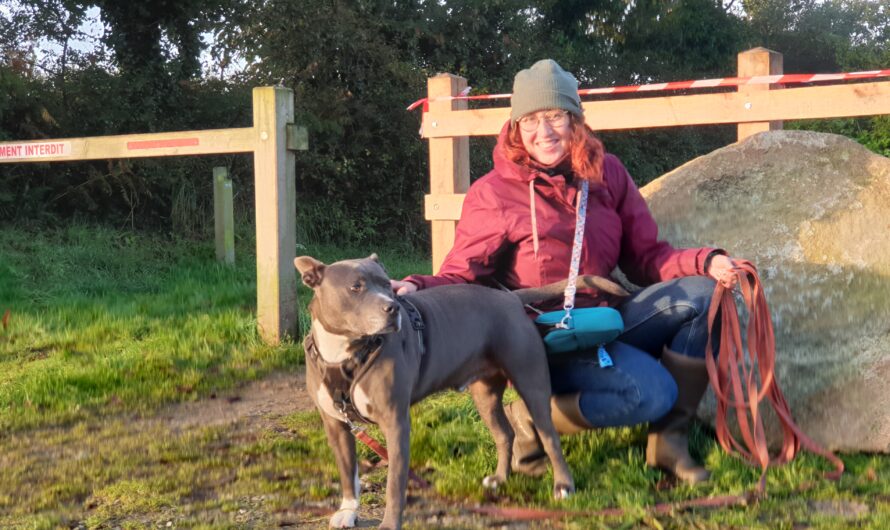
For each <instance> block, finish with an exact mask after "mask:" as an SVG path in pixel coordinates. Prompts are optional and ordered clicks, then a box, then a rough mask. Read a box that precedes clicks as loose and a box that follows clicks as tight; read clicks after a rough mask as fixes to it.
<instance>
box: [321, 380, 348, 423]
mask: <svg viewBox="0 0 890 530" xmlns="http://www.w3.org/2000/svg"><path fill="white" fill-rule="evenodd" d="M315 402H316V403H318V407H319V408H320V409H321V410H323V411H324V412H325V414H327V415H328V416H330V417H332V418H336V419H338V420H340V421H344V420H343V414H341V413H340V411H339V410H337V407H336V406H334V398H332V397H331V393H330V392H328V389H327V388H325V386H324V385H320V386H319V387H318V392H316V393H315Z"/></svg>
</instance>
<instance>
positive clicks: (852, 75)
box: [408, 69, 890, 112]
mask: <svg viewBox="0 0 890 530" xmlns="http://www.w3.org/2000/svg"><path fill="white" fill-rule="evenodd" d="M876 77H890V69H887V70H868V71H865V72H846V73H839V74H782V75H758V76H754V77H721V78H718V79H699V80H696V81H671V82H669V83H652V84H649V85H631V86H617V87H606V88H585V89H581V90H579V91H578V95H579V96H592V95H594V94H627V93H630V92H657V91H661V90H683V89H686V88H713V87H725V86H744V85H772V84H796V83H817V82H821V81H848V80H851V79H871V78H876ZM469 91H470V88H469V87H467V88H466V89H464V90H463V92H462V93H461V95H459V96H441V97H437V98H432V99H430V98H423V99H418V100H417V101H415V102H414V103H412V104H410V105H408V110H409V111H410V110H414V109H416V108H417V107H419V106H421V105H423V111H424V112H426V111H427V110H429V103H430V101H453V100H461V99H465V100H470V99H506V98H509V97H510V96H511V94H483V95H478V96H469V95H467V94H468V93H469Z"/></svg>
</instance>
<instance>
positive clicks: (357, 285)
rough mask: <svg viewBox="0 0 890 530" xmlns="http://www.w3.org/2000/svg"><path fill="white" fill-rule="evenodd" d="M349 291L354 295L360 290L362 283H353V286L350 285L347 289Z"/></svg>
mask: <svg viewBox="0 0 890 530" xmlns="http://www.w3.org/2000/svg"><path fill="white" fill-rule="evenodd" d="M349 290H350V291H352V292H354V293H357V292H360V291H361V290H362V283H361V282H355V283H354V284H352V286H350V287H349Z"/></svg>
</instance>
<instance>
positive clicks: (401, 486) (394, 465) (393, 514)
mask: <svg viewBox="0 0 890 530" xmlns="http://www.w3.org/2000/svg"><path fill="white" fill-rule="evenodd" d="M381 428H382V429H383V435H384V437H385V438H386V446H387V448H388V449H387V450H388V451H389V471H388V473H387V476H386V511H384V513H383V521H382V522H381V523H380V528H386V529H391V530H398V529H400V528H402V512H403V511H404V510H405V504H406V503H407V496H408V495H407V491H406V490H407V488H408V466H409V461H410V459H411V454H410V453H411V447H410V437H411V417H410V416H409V414H408V408H407V407H405V409H404V410H402V411H395V412H394V414H393V416H392V417H391V418H388V421H387V422H386V424H383V425H381Z"/></svg>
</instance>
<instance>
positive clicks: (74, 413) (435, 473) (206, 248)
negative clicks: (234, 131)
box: [0, 225, 890, 529]
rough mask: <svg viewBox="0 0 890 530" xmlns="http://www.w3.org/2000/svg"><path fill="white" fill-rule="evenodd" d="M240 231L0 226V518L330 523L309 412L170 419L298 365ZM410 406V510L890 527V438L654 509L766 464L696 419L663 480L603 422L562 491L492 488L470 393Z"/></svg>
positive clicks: (663, 522) (688, 523)
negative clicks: (228, 262)
mask: <svg viewBox="0 0 890 530" xmlns="http://www.w3.org/2000/svg"><path fill="white" fill-rule="evenodd" d="M251 245H252V243H251V241H250V240H249V238H244V239H241V240H239V241H238V253H239V254H238V257H237V261H238V263H237V265H236V266H235V267H225V266H222V265H218V264H217V263H216V262H215V261H214V259H213V248H212V243H205V242H193V241H181V240H177V239H171V238H169V237H163V236H158V235H145V234H134V233H129V232H120V231H115V230H109V229H103V228H97V227H88V226H83V225H75V226H71V227H68V228H64V229H56V230H52V231H41V232H36V231H31V230H27V229H24V228H4V230H3V231H2V232H0V314H2V313H3V312H4V311H5V310H6V309H9V310H10V319H9V325H8V327H7V328H6V329H3V328H0V527H2V528H6V527H11V528H118V527H119V528H148V527H152V528H158V527H162V528H269V527H291V526H304V527H313V528H315V527H317V528H323V527H325V526H326V521H327V514H328V513H330V511H332V508H333V509H335V506H336V505H337V504H338V502H339V492H338V490H339V486H338V483H337V478H336V470H335V466H334V464H333V459H332V456H331V454H330V451H329V449H328V448H327V445H326V443H325V440H324V435H323V433H322V431H321V423H320V420H319V419H318V416H317V414H316V413H315V412H314V411H312V410H306V409H302V410H298V409H296V408H295V409H294V410H293V411H288V412H287V413H284V414H278V415H275V414H268V413H263V412H262V410H260V413H258V414H256V415H254V416H251V417H250V418H246V419H244V420H243V421H236V422H229V423H224V424H214V423H212V422H209V421H208V422H204V421H203V420H204V419H205V418H202V417H200V416H201V415H200V414H197V416H198V417H195V418H193V419H194V421H193V422H186V423H182V422H180V423H175V422H171V421H170V420H169V416H170V415H174V413H173V412H170V411H171V410H178V411H181V410H192V409H181V408H176V407H182V406H183V405H182V404H183V403H185V405H192V404H194V405H195V406H196V407H197V408H195V409H194V410H210V409H207V408H203V409H202V408H200V407H201V406H203V405H202V404H207V403H218V404H217V405H214V406H216V407H217V408H223V409H225V408H227V407H235V406H236V405H237V404H238V402H237V399H238V398H237V397H231V398H229V400H228V401H227V400H226V399H224V397H225V396H238V393H239V391H240V390H241V389H243V388H245V385H248V384H250V383H251V382H257V381H261V380H266V378H268V377H270V376H271V377H275V376H280V375H282V374H284V375H286V376H295V374H298V373H299V372H300V371H301V370H302V351H301V348H300V346H299V344H298V343H285V344H283V345H281V346H278V347H270V346H266V345H264V344H262V343H261V342H260V341H259V339H258V337H257V334H256V332H255V325H256V317H255V307H254V306H255V291H254V289H255V270H254V260H253V257H252V256H251V255H250V252H251ZM300 251H301V252H305V253H309V254H312V255H315V256H316V257H319V258H320V259H322V260H325V261H331V260H335V259H340V258H347V257H358V256H363V255H367V254H369V253H370V252H371V251H375V252H377V253H378V254H379V255H380V256H381V259H382V260H383V261H384V263H385V264H386V266H387V268H388V269H389V271H390V272H391V273H392V275H393V276H397V277H398V276H401V275H403V274H407V273H409V272H416V271H423V270H428V269H429V261H428V260H426V259H424V258H423V257H422V256H420V255H417V254H415V253H411V252H408V251H405V250H392V249H385V248H384V249H380V248H373V249H372V248H364V249H348V248H337V247H317V248H306V249H301V250H300ZM300 301H301V303H302V304H304V305H305V303H306V302H307V301H308V291H307V290H305V289H303V288H301V290H300ZM302 311H303V314H304V315H305V310H304V309H302ZM304 322H305V320H304ZM412 421H413V428H412V444H411V447H412V467H414V468H415V469H417V470H419V471H420V473H421V474H422V475H423V476H424V477H425V478H427V479H428V480H430V481H431V482H432V483H433V485H434V488H433V491H431V492H424V491H419V490H412V491H411V495H412V497H413V498H415V501H414V502H413V504H412V506H411V507H409V511H408V526H409V527H410V528H427V527H429V526H439V527H449V528H475V527H479V526H487V525H491V524H495V525H500V524H502V523H503V524H506V527H509V528H513V527H515V528H527V527H528V526H521V525H520V526H516V525H512V526H511V525H510V524H508V523H504V522H503V521H498V520H489V519H479V518H473V517H470V516H468V515H467V510H466V509H465V507H468V506H472V505H474V504H478V503H480V502H484V503H499V504H503V505H511V506H515V505H524V506H529V505H531V506H541V507H551V508H560V509H569V510H597V509H602V508H608V507H622V508H625V509H626V512H625V515H622V516H619V517H610V518H599V517H593V518H591V517H588V518H570V519H566V520H562V521H556V522H549V523H535V524H534V525H532V526H531V527H533V528H534V527H539V526H540V527H553V526H556V527H565V528H764V529H766V528H770V529H772V528H786V529H804V528H874V529H882V528H890V457H888V456H873V455H850V454H848V455H843V459H844V461H845V463H846V465H847V469H848V471H847V473H846V474H845V476H844V477H843V478H842V479H841V481H839V482H829V481H826V480H824V479H823V478H822V473H824V472H825V471H827V470H829V469H830V467H829V465H828V464H827V463H826V462H824V461H823V460H821V459H819V458H818V457H813V456H810V455H803V456H801V457H799V458H798V459H797V460H796V461H795V462H793V463H792V464H790V465H788V466H785V467H782V468H776V469H772V470H771V471H770V472H769V479H768V491H769V497H767V498H766V499H764V500H762V501H760V502H758V503H756V504H753V505H750V506H747V507H735V508H724V509H713V510H697V511H685V512H676V513H672V514H668V515H657V516H656V515H653V514H652V513H651V512H650V511H648V510H647V507H649V506H651V505H653V504H654V503H659V502H674V501H681V500H684V499H691V498H696V497H701V496H711V495H713V496H716V495H728V494H740V493H744V492H746V491H748V490H750V489H752V488H753V487H754V486H755V484H756V482H757V479H758V476H759V471H758V470H756V469H753V468H751V467H749V466H748V465H746V464H744V463H742V462H740V461H739V460H737V459H736V458H733V457H728V456H726V455H725V454H723V452H722V451H721V450H720V448H719V447H718V446H717V444H716V442H715V441H714V439H713V437H712V435H711V434H710V433H709V432H708V431H706V430H704V429H699V430H697V431H696V432H695V433H694V438H693V440H694V452H695V453H696V454H697V455H698V456H700V457H701V458H703V459H704V460H705V461H706V462H707V464H708V466H709V467H710V468H711V469H712V470H713V471H714V476H713V479H712V481H711V482H710V483H709V484H707V485H703V486H698V487H695V488H692V487H686V486H676V487H665V482H666V481H664V480H663V477H662V475H661V473H660V472H658V471H654V470H650V469H648V468H646V466H645V465H644V458H643V447H644V439H645V430H644V428H643V427H636V428H624V429H606V430H602V431H597V432H589V433H585V434H582V435H576V436H572V437H566V438H564V439H563V440H564V448H565V451H566V455H567V459H568V461H569V465H570V467H571V468H572V470H573V472H574V474H575V479H576V483H577V487H578V494H577V495H576V496H575V497H573V498H572V499H570V500H568V501H564V502H559V503H557V502H554V501H551V500H550V498H549V495H550V478H549V477H547V478H545V479H540V480H536V479H531V478H527V477H518V476H517V477H513V478H511V479H510V481H509V483H508V484H507V487H506V488H505V490H504V491H503V492H501V493H500V494H499V495H498V496H497V498H492V497H490V496H489V494H487V493H486V492H485V491H484V490H483V489H482V487H481V485H480V480H481V478H482V477H483V476H484V475H485V474H486V473H488V472H490V471H491V470H493V468H494V444H493V442H492V440H491V438H490V436H489V434H488V433H487V431H486V429H485V427H484V426H483V425H482V423H481V421H480V420H479V418H478V416H477V414H476V412H475V410H474V408H473V405H472V402H471V400H470V399H469V397H468V396H467V395H465V394H458V393H446V394H441V395H438V396H435V397H433V398H431V399H429V400H427V401H425V402H424V403H422V404H420V405H418V406H416V407H415V408H414V409H413V420H412ZM171 426H172V427H171ZM371 431H372V433H375V434H377V433H376V432H375V430H374V429H371ZM360 452H361V456H362V459H363V460H364V463H363V468H366V469H365V471H364V472H363V483H364V493H363V499H362V500H363V505H366V506H368V507H369V509H368V512H370V514H371V519H372V520H373V517H374V514H378V515H377V517H378V520H379V513H380V509H381V505H382V502H383V485H384V483H385V468H383V467H379V466H375V465H374V464H375V462H376V460H377V459H376V457H375V456H374V455H373V454H372V453H370V452H369V451H367V450H365V449H363V448H362V449H361V450H360ZM443 513H444V514H445V515H442V514H443Z"/></svg>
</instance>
